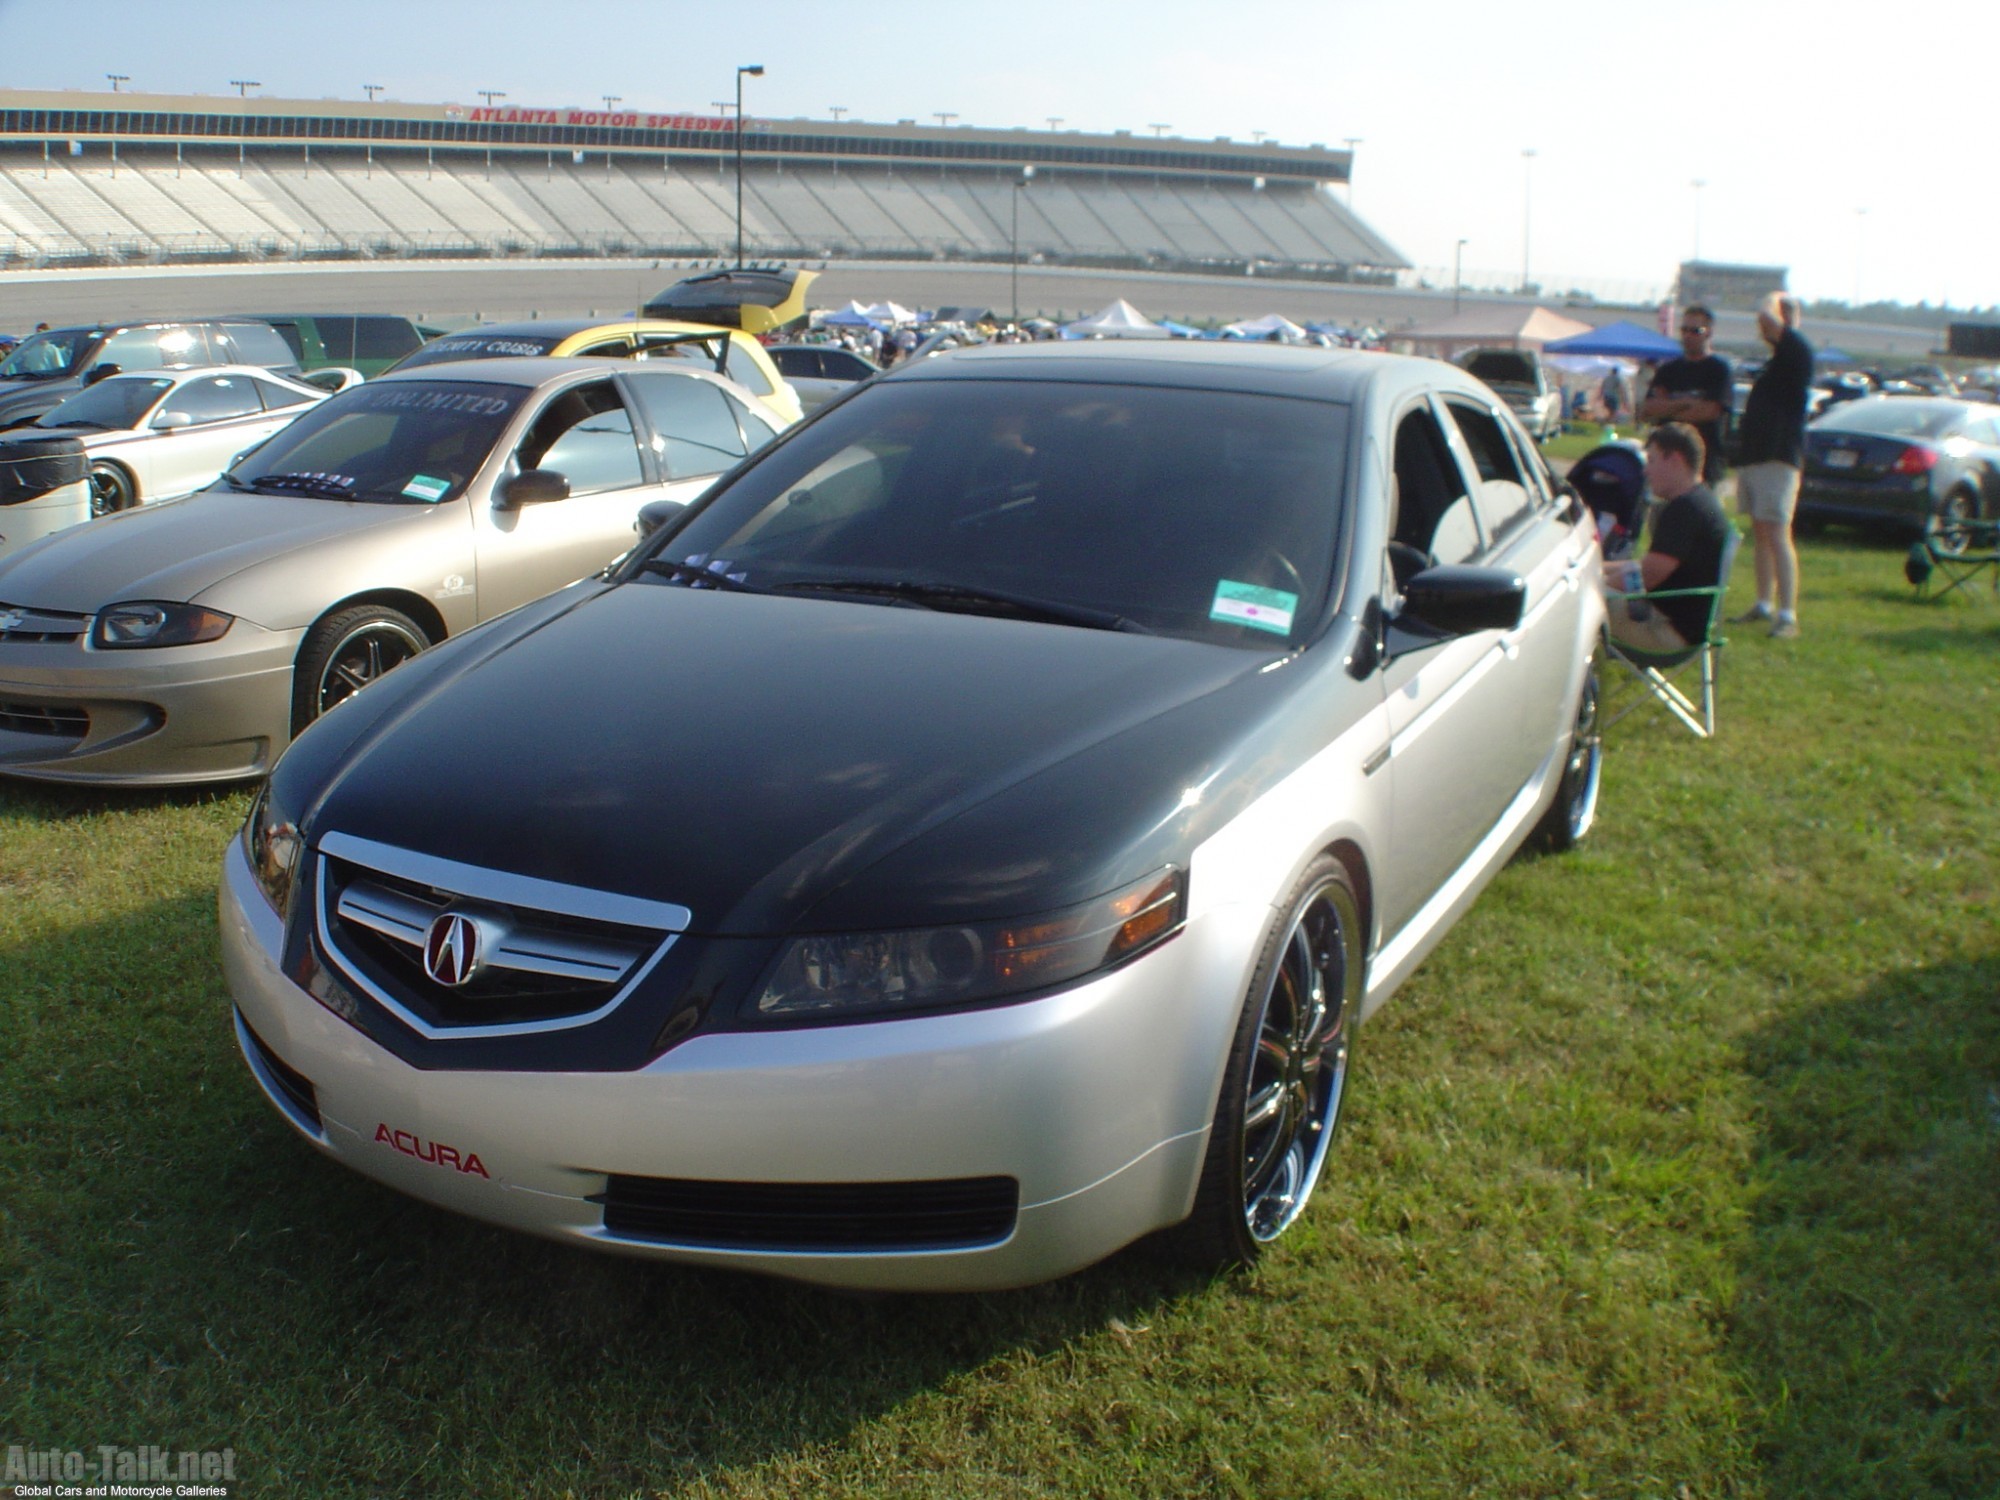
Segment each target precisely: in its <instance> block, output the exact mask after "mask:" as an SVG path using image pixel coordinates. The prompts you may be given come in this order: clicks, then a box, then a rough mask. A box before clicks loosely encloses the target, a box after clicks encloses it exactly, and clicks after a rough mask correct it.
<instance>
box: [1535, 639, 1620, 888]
mask: <svg viewBox="0 0 2000 1500" xmlns="http://www.w3.org/2000/svg"><path fill="white" fill-rule="evenodd" d="M1603 774H1604V736H1603V733H1602V732H1601V731H1600V730H1599V728H1598V726H1597V663H1596V662H1595V661H1592V662H1591V663H1590V664H1589V665H1588V666H1587V667H1585V668H1584V670H1583V691H1582V692H1581V693H1580V694H1578V696H1577V700H1576V722H1575V723H1574V724H1573V725H1572V726H1571V727H1570V736H1569V756H1568V758H1567V759H1566V760H1564V762H1563V773H1562V780H1561V781H1560V782H1559V783H1558V784H1557V786H1556V800H1555V802H1554V803H1553V804H1551V806H1550V807H1549V810H1548V811H1547V812H1546V813H1544V814H1543V815H1542V823H1541V827H1540V828H1538V829H1537V830H1536V832H1537V833H1538V834H1539V835H1540V837H1541V840H1542V842H1543V843H1544V844H1545V845H1547V846H1548V847H1549V848H1550V849H1553V850H1555V851H1556V852H1557V853H1559V854H1560V853H1563V852H1565V851H1567V850H1570V849H1574V848H1575V847H1576V846H1577V845H1578V844H1580V843H1582V842H1583V837H1584V835H1585V834H1587V833H1589V832H1590V825H1591V824H1592V823H1594V822H1596V821H1597V790H1598V785H1599V782H1600V781H1601V780H1602V778H1603Z"/></svg>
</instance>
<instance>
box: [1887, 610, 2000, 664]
mask: <svg viewBox="0 0 2000 1500" xmlns="http://www.w3.org/2000/svg"><path fill="white" fill-rule="evenodd" d="M1864 639H1865V640H1866V641H1867V642H1868V644H1869V645H1871V646H1879V647H1880V648H1882V649H1883V650H1884V651H1894V652H1896V653H1897V654H1898V655H1901V656H1935V655H1937V654H1939V653H1940V652H1947V651H1965V652H1980V653H1989V652H1994V651H2000V615H1995V614H1990V613H1989V614H1988V615H1987V616H1986V617H1985V618H1984V619H1979V620H1973V619H1969V618H1966V617H1964V616H1959V617H1958V618H1956V619H1954V620H1952V621H1951V623H1950V624H1948V625H1947V624H1943V623H1940V624H1936V625H1920V626H1918V627H1916V628H1915V629H1913V630H1878V631H1873V632H1871V633H1870V634H1868V635H1867V636H1865V637H1864Z"/></svg>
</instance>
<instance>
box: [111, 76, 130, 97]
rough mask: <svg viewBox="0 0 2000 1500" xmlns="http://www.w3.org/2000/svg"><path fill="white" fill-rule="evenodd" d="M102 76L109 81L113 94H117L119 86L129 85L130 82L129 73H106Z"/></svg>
mask: <svg viewBox="0 0 2000 1500" xmlns="http://www.w3.org/2000/svg"><path fill="white" fill-rule="evenodd" d="M104 76H105V77H106V78H109V79H110V80H111V92H112V93H114V94H115V93H117V92H118V85H119V84H121V83H130V82H131V81H132V75H131V74H130V73H106V74H105V75H104Z"/></svg>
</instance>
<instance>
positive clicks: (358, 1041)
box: [219, 845, 1269, 1291]
mask: <svg viewBox="0 0 2000 1500" xmlns="http://www.w3.org/2000/svg"><path fill="white" fill-rule="evenodd" d="M219 899H220V909H221V919H222V946H223V960H224V968H225V970H226V972H227V975H228V980H229V986H230V990H231V992H232V993H233V995H234V996H235V1000H236V1005H237V1009H238V1013H239V1015H240V1017H241V1018H242V1023H243V1024H244V1025H245V1026H247V1028H248V1031H249V1032H250V1033H253V1034H254V1038H255V1040H252V1039H251V1037H249V1036H243V1035H241V1034H239V1040H241V1041H242V1043H243V1045H244V1051H245V1054H246V1059H247V1060H248V1061H249V1062H250V1065H251V1070H252V1073H253V1074H254V1075H255V1076H256V1077H257V1078H258V1081H259V1083H260V1085H261V1086H262V1087H263V1088H264V1091H265V1093H266V1094H267V1096H269V1098H270V1100H271V1102H272V1103H273V1105H274V1106H275V1107H276V1108H277V1109H278V1110H279V1112H280V1113H281V1114H283V1115H284V1116H285V1118H286V1119H287V1120H288V1121H289V1122H290V1123H291V1124H292V1125H293V1126H294V1128H295V1129H297V1130H299V1132H300V1133H301V1134H304V1135H305V1136H306V1137H307V1138H308V1139H310V1140H311V1141H312V1142H313V1143H314V1144H315V1145H317V1146H318V1147H319V1148H320V1149H321V1150H323V1151H325V1152H327V1153H328V1154H329V1155H331V1156H334V1157H336V1158H338V1159H339V1160H340V1161H342V1162H344V1163H345V1164H347V1165H348V1166H350V1167H353V1168H354V1169H355V1170H357V1171H359V1172H362V1173H364V1174H366V1175H367V1176H370V1177H373V1178H375V1179H376V1180H377V1181H380V1182H382V1183H385V1184H386V1185H388V1186H390V1187H393V1188H396V1189H397V1190H398V1191H401V1192H405V1193H408V1194H410V1195H411V1196H413V1197H416V1198H421V1199H424V1200H426V1201H428V1202H431V1203H434V1204H437V1205H439V1206H441V1207H444V1208H449V1209H454V1210H457V1211H458V1212H461V1213H465V1214H468V1215H471V1216H472V1217H475V1218H479V1219H484V1220H488V1221H490V1222H493V1223H496V1224H502V1225H506V1226H508V1227H510V1228H514V1229H520V1230H525V1231H527V1232H529V1233H533V1234H539V1235H543V1236H546V1237H549V1238H552V1239H558V1240H565V1241H569V1242H572V1243H582V1244H586V1245H590V1246H593V1247H595V1248H598V1249H604V1250H612V1251H617V1252H621V1253H627V1254H632V1255H639V1256H646V1257H652V1258H656V1259H661V1260H670V1261H679V1262H686V1263H690V1264H701V1265H712V1266H725V1267H730V1268H734V1269H740V1270H750V1271H757V1272H763V1273H768V1274H772V1275H778V1276H785V1277H791V1278H795V1279H799V1280H804V1281H812V1282H819V1283H822V1284H826V1285H834V1286H848V1287H868V1288H878V1289H886V1290H904V1291H915V1290H929V1291H970V1290H979V1289H991V1288H1000V1287H1011V1286H1023V1285H1028V1284H1032V1283H1035V1282H1039V1281H1045V1280H1049V1279H1052V1278H1054V1277H1058V1276H1062V1275H1065V1274H1067V1273H1069V1272H1072V1271H1075V1270H1078V1269H1080V1268H1082V1267H1084V1266H1087V1265H1089V1264H1091V1263H1093V1262H1094V1261H1097V1260H1100V1259H1102V1258H1103V1257H1104V1256H1106V1255H1109V1254H1111V1253H1112V1252H1114V1251H1116V1250H1118V1249H1119V1248H1120V1247H1122V1246H1124V1245H1126V1244H1129V1243H1130V1242H1131V1241H1133V1240H1135V1239H1137V1238H1139V1237H1140V1236H1141V1235H1144V1234H1146V1233H1147V1232H1149V1231H1151V1230H1153V1229H1157V1228H1160V1227H1163V1226H1165V1225H1168V1224H1172V1223H1175V1222H1177V1221H1178V1220H1180V1219H1181V1218H1183V1217H1185V1215H1186V1214H1187V1212H1188V1210H1189V1208H1190V1206H1191V1205H1192V1202H1193V1197H1194V1191H1195V1186H1196V1183H1197V1181H1198V1178H1199V1175H1200V1170H1201V1163H1202V1157H1203V1153H1204V1151H1205V1150H1206V1147H1207V1140H1208V1125H1209V1120H1210V1117H1211V1115H1212V1112H1213V1109H1214V1102H1215V1096H1216V1090H1217V1088H1218V1087H1219V1085H1220V1078H1221V1071H1222V1066H1223V1061H1224V1056H1225V1054H1226V1052H1227V1049H1228V1043H1229V1038H1230V1035H1231V1031H1232V1028H1233V1026H1234V1023H1235V1020H1236V1016H1237V1011H1238V1007H1239V1005H1240V1003H1241V998H1242V995H1243V992H1244V986H1245V984H1246V983H1247V980H1248V970H1249V967H1250V964H1251V962H1252V959H1253V956H1254V954H1255V952H1256V951H1257V948H1258V945H1259V943H1260V941H1261V939H1262V935H1263V930H1264V925H1265V923H1266V922H1267V921H1268V918H1269V912H1268V910H1267V909H1265V908H1262V907H1259V906H1256V905H1241V906H1225V907H1220V908H1215V909H1211V910H1210V911H1208V912H1206V913H1205V914H1203V915H1202V916H1200V917H1199V918H1196V919H1194V920H1191V921H1190V923H1189V926H1188V928H1187V929H1186V930H1185V931H1183V932H1182V933H1181V934H1180V935H1179V936H1178V937H1176V938H1175V939H1174V940H1173V941H1171V942H1168V943H1166V944H1164V945H1163V946H1161V947H1160V948H1158V949H1155V950H1154V951H1153V952H1152V953H1149V954H1147V955H1146V956H1145V957H1143V958H1141V959H1139V960H1137V961H1136V962H1134V963H1132V964H1129V965H1127V966H1125V967H1124V968H1121V969H1118V970H1116V971H1113V972H1112V973H1109V974H1106V975H1103V976H1100V977H1099V978H1097V979H1095V980H1092V981H1090V982H1088V983H1086V984H1083V985H1081V986H1079V987H1077V988H1075V989H1071V990H1067V991H1064V992H1062V993H1060V994H1057V995H1053V996H1049V997H1047V998H1044V999H1041V1000H1034V1001H1028V1002H1024V1003H1022V1004H1019V1005H1011V1006H1004V1007H999V1008H996V1009H991V1010H985V1011H978V1012H973V1013H968V1014H962V1015H948V1016H933V1017H923V1018H912V1019H908V1020H901V1021H887V1022H879V1023H872V1024H858V1025H849V1026H840V1027H828V1028H819V1029H807V1030H788V1031H740V1032H722V1033H713V1034H705V1035H700V1036H696V1037H694V1038H691V1039H690V1040H688V1041H686V1042H684V1043H682V1044H681V1045H679V1046H678V1047H675V1048H673V1049H672V1050H670V1051H668V1052H667V1053H665V1054H664V1055H662V1056H661V1057H659V1058H657V1059H656V1060H655V1061H654V1062H652V1063H651V1064H650V1065H648V1066H646V1067H644V1068H641V1069H638V1070H636V1071H633V1072H626V1073H616V1072H613V1073H588V1074H580V1073H533V1072H525V1073H524V1072H504V1073H500V1072H471V1071H455V1070H450V1069H432V1070H419V1069H416V1068H412V1067H411V1066H409V1065H408V1064H406V1063H404V1062H402V1061H401V1060H400V1059H398V1058H396V1057H394V1056H393V1055H391V1054H390V1053H389V1052H387V1051H386V1050H384V1049H383V1048H382V1047H380V1046H379V1045H377V1044H376V1043H375V1042H373V1041H372V1040H370V1039H369V1038H368V1037H367V1036H365V1035H364V1034H363V1033H362V1032H361V1031H359V1030H358V1029H356V1028H355V1027H353V1026H351V1025H349V1024H348V1023H347V1022H345V1021H343V1020H341V1019H340V1018H339V1017H337V1016H336V1015H334V1014H333V1013H332V1012H331V1011H329V1010H327V1009H326V1008H325V1007H324V1006H322V1005H321V1004H320V1003H319V1002H318V1001H316V1000H314V999H313V998H312V997H311V996H309V995H308V994H306V993H305V992H304V991H303V990H301V989H300V988H299V987H298V986H296V985H295V984H293V983H292V982H291V980H290V979H289V978H288V977H287V976H286V975H285V974H284V973H283V972H282V971H281V970H280V968H279V966H278V963H277V959H276V957H275V955H277V954H278V953H279V951H280V948H281V943H282V939H283V933H282V929H281V924H280V922H279V919H278V917H277V915H276V914H275V913H274V912H273V911H272V910H271V908H270V905H269V903H268V902H267V901H266V900H265V899H264V897H263V895H262V893H261V892H260V891H259V890H258V889H257V888H256V886H255V884H254V883H253V881H252V879H251V876H250V872H249V867H248V864H247V862H246V860H245V858H244V856H243V853H242V850H241V847H240V845H232V847H231V850H230V852H229V854H228V856H227V857H226V859H225V861H224V869H223V878H222V886H221V892H220V898H219ZM272 1059H276V1060H277V1065H278V1066H275V1067H274V1066H273V1064H272V1061H271V1060H272ZM280 1068H282V1070H283V1071H282V1072H281V1071H280ZM294 1080H295V1081H294ZM299 1083H302V1084H304V1086H305V1089H306V1090H307V1091H308V1093H307V1094H306V1095H303V1096H302V1095H301V1094H300V1092H299V1089H298V1087H297V1085H298V1084H299ZM300 1097H309V1098H310V1099H311V1101H312V1102H311V1106H310V1107H309V1108H306V1107H302V1106H301V1105H300V1103H299V1098H300ZM474 1157H476V1158H477V1160H478V1163H479V1167H478V1169H477V1170H470V1169H468V1168H467V1165H466V1164H467V1162H468V1161H469V1160H470V1159H471V1158H474ZM614 1174H618V1175H624V1176H630V1177H639V1178H647V1179H670V1180H674V1181H677V1182H694V1183H697V1184H702V1183H707V1184H749V1185H753V1186H759V1187H768V1186H770V1185H826V1184H842V1185H854V1184H861V1185H867V1186H870V1187H874V1186H879V1185H880V1184H895V1183H904V1184H918V1183H935V1182H957V1181H970V1180H975V1179H989V1178H994V1177H1000V1178H1008V1179H1012V1180H1013V1181H1014V1182H1015V1183H1017V1184H1018V1186H1019V1196H1018V1202H1019V1208H1018V1213H1017V1215H1016V1216H1015V1218H1014V1221H1013V1224H1012V1228H1011V1231H1008V1232H1005V1233H1004V1237H1001V1238H997V1239H995V1240H993V1241H992V1242H988V1243H969V1244H951V1245H939V1244H926V1245H921V1246H896V1245H869V1246H866V1247H851V1248H850V1247H841V1248H834V1249H797V1248H774V1247H772V1246H771V1245H768V1244H767V1245H759V1244H754V1243H733V1244H720V1243H714V1242H706V1241H704V1242H695V1241H691V1240H685V1239H683V1240H678V1241H677V1240H672V1239H665V1238H653V1237H647V1238H641V1237H637V1236H633V1235H629V1234H621V1233H615V1232H613V1231H611V1230H608V1229H607V1228H606V1227H605V1210H604V1208H603V1206H602V1204H601V1202H600V1201H599V1200H600V1199H601V1197H602V1195H603V1194H604V1193H605V1191H606V1187H607V1182H608V1180H609V1179H610V1178H611V1177H612V1176H613V1175H614Z"/></svg>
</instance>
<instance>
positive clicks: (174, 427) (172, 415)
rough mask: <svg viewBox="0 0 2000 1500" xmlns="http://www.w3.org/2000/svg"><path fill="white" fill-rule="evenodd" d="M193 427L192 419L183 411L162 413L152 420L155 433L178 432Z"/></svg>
mask: <svg viewBox="0 0 2000 1500" xmlns="http://www.w3.org/2000/svg"><path fill="white" fill-rule="evenodd" d="M192 426H194V418H193V417H191V416H189V415H188V414H187V413H186V412H184V411H163V412H161V413H160V414H159V415H158V416H157V417H155V418H153V430H154V431H155V432H178V431H180V430H181V428H183V427H192Z"/></svg>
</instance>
